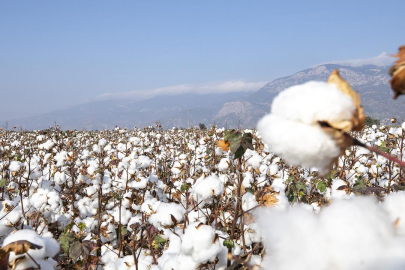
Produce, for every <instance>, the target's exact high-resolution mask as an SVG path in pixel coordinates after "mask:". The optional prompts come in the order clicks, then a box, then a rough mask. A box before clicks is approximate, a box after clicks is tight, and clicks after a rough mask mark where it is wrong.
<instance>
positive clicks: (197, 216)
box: [187, 209, 211, 224]
mask: <svg viewBox="0 0 405 270" xmlns="http://www.w3.org/2000/svg"><path fill="white" fill-rule="evenodd" d="M210 214H211V210H210V209H204V210H201V209H198V210H197V209H194V210H193V211H191V212H189V213H188V216H187V217H188V220H189V222H191V223H193V222H196V223H204V224H205V223H207V216H210Z"/></svg>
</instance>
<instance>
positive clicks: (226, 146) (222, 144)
mask: <svg viewBox="0 0 405 270" xmlns="http://www.w3.org/2000/svg"><path fill="white" fill-rule="evenodd" d="M230 145H231V143H230V142H226V141H224V140H220V141H218V142H217V146H218V147H220V148H221V149H222V151H229V147H230Z"/></svg>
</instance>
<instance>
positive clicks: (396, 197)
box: [382, 192, 405, 235]
mask: <svg viewBox="0 0 405 270" xmlns="http://www.w3.org/2000/svg"><path fill="white" fill-rule="evenodd" d="M382 207H383V208H384V209H385V210H386V211H387V212H388V214H389V216H390V221H391V222H392V224H394V222H395V230H396V232H397V233H398V234H399V235H405V193H404V192H397V193H391V194H389V195H387V196H385V197H384V203H383V204H382Z"/></svg>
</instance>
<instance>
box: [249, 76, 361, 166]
mask: <svg viewBox="0 0 405 270" xmlns="http://www.w3.org/2000/svg"><path fill="white" fill-rule="evenodd" d="M355 109H356V108H355V105H354V102H353V101H352V99H351V98H350V97H349V96H348V95H345V94H344V93H342V92H341V91H340V90H339V89H338V88H337V86H335V85H334V84H328V83H324V82H307V83H304V84H302V85H297V86H293V87H290V88H288V89H286V90H284V91H283V92H281V93H280V94H279V95H278V96H277V97H276V98H275V99H274V101H273V104H272V110H271V114H270V115H266V116H265V117H263V118H262V119H261V120H260V121H259V123H258V128H257V129H258V131H259V132H260V134H261V136H262V137H263V140H264V141H265V142H266V143H267V144H268V146H269V149H270V150H271V151H272V152H274V153H275V154H277V155H279V156H281V157H282V158H284V159H285V160H286V162H287V163H289V164H290V165H295V166H296V165H301V166H304V167H308V168H311V167H317V168H319V169H320V173H322V174H324V173H326V172H327V171H328V170H329V166H330V164H331V163H332V161H333V160H334V159H335V158H337V157H338V156H339V154H340V152H341V149H340V146H339V145H338V144H337V142H336V141H335V139H334V138H332V137H331V135H330V134H327V133H326V132H325V131H324V130H323V129H322V128H321V127H320V125H319V124H318V121H326V122H328V123H331V124H333V123H341V122H344V121H351V119H352V117H353V113H354V111H355Z"/></svg>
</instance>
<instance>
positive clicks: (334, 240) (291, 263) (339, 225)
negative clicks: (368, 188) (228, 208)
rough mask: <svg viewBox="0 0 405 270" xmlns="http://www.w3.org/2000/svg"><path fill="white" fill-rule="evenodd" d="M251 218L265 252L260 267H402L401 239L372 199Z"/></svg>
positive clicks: (404, 247)
mask: <svg viewBox="0 0 405 270" xmlns="http://www.w3.org/2000/svg"><path fill="white" fill-rule="evenodd" d="M256 216H257V217H258V219H259V223H260V229H261V232H262V234H263V236H264V239H265V240H264V241H265V244H266V248H267V251H268V254H269V255H267V256H266V258H265V261H264V262H263V264H262V266H263V267H264V269H267V268H268V269H270V268H272V269H314V270H321V269H348V270H349V269H402V268H403V267H404V265H405V259H404V257H403V255H402V254H403V252H404V251H405V243H404V242H403V239H402V238H400V237H396V236H395V234H394V228H393V226H392V223H391V222H390V221H389V219H388V217H387V215H386V213H385V212H384V211H383V209H382V208H381V207H379V206H378V205H377V203H376V201H375V200H374V198H365V197H358V198H354V199H353V200H350V201H346V200H337V201H334V202H332V204H331V205H330V206H327V207H325V208H323V210H322V211H321V212H320V213H319V214H315V213H311V212H308V211H307V210H304V209H303V208H302V207H300V206H295V207H293V208H291V209H290V210H288V211H286V212H280V211H272V210H271V209H268V210H262V211H259V212H257V213H256ZM370 224H372V226H371V225H370ZM291 243H294V244H293V245H292V244H291ZM291 254H294V260H291V259H290V256H291ZM315 256H316V259H315Z"/></svg>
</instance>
